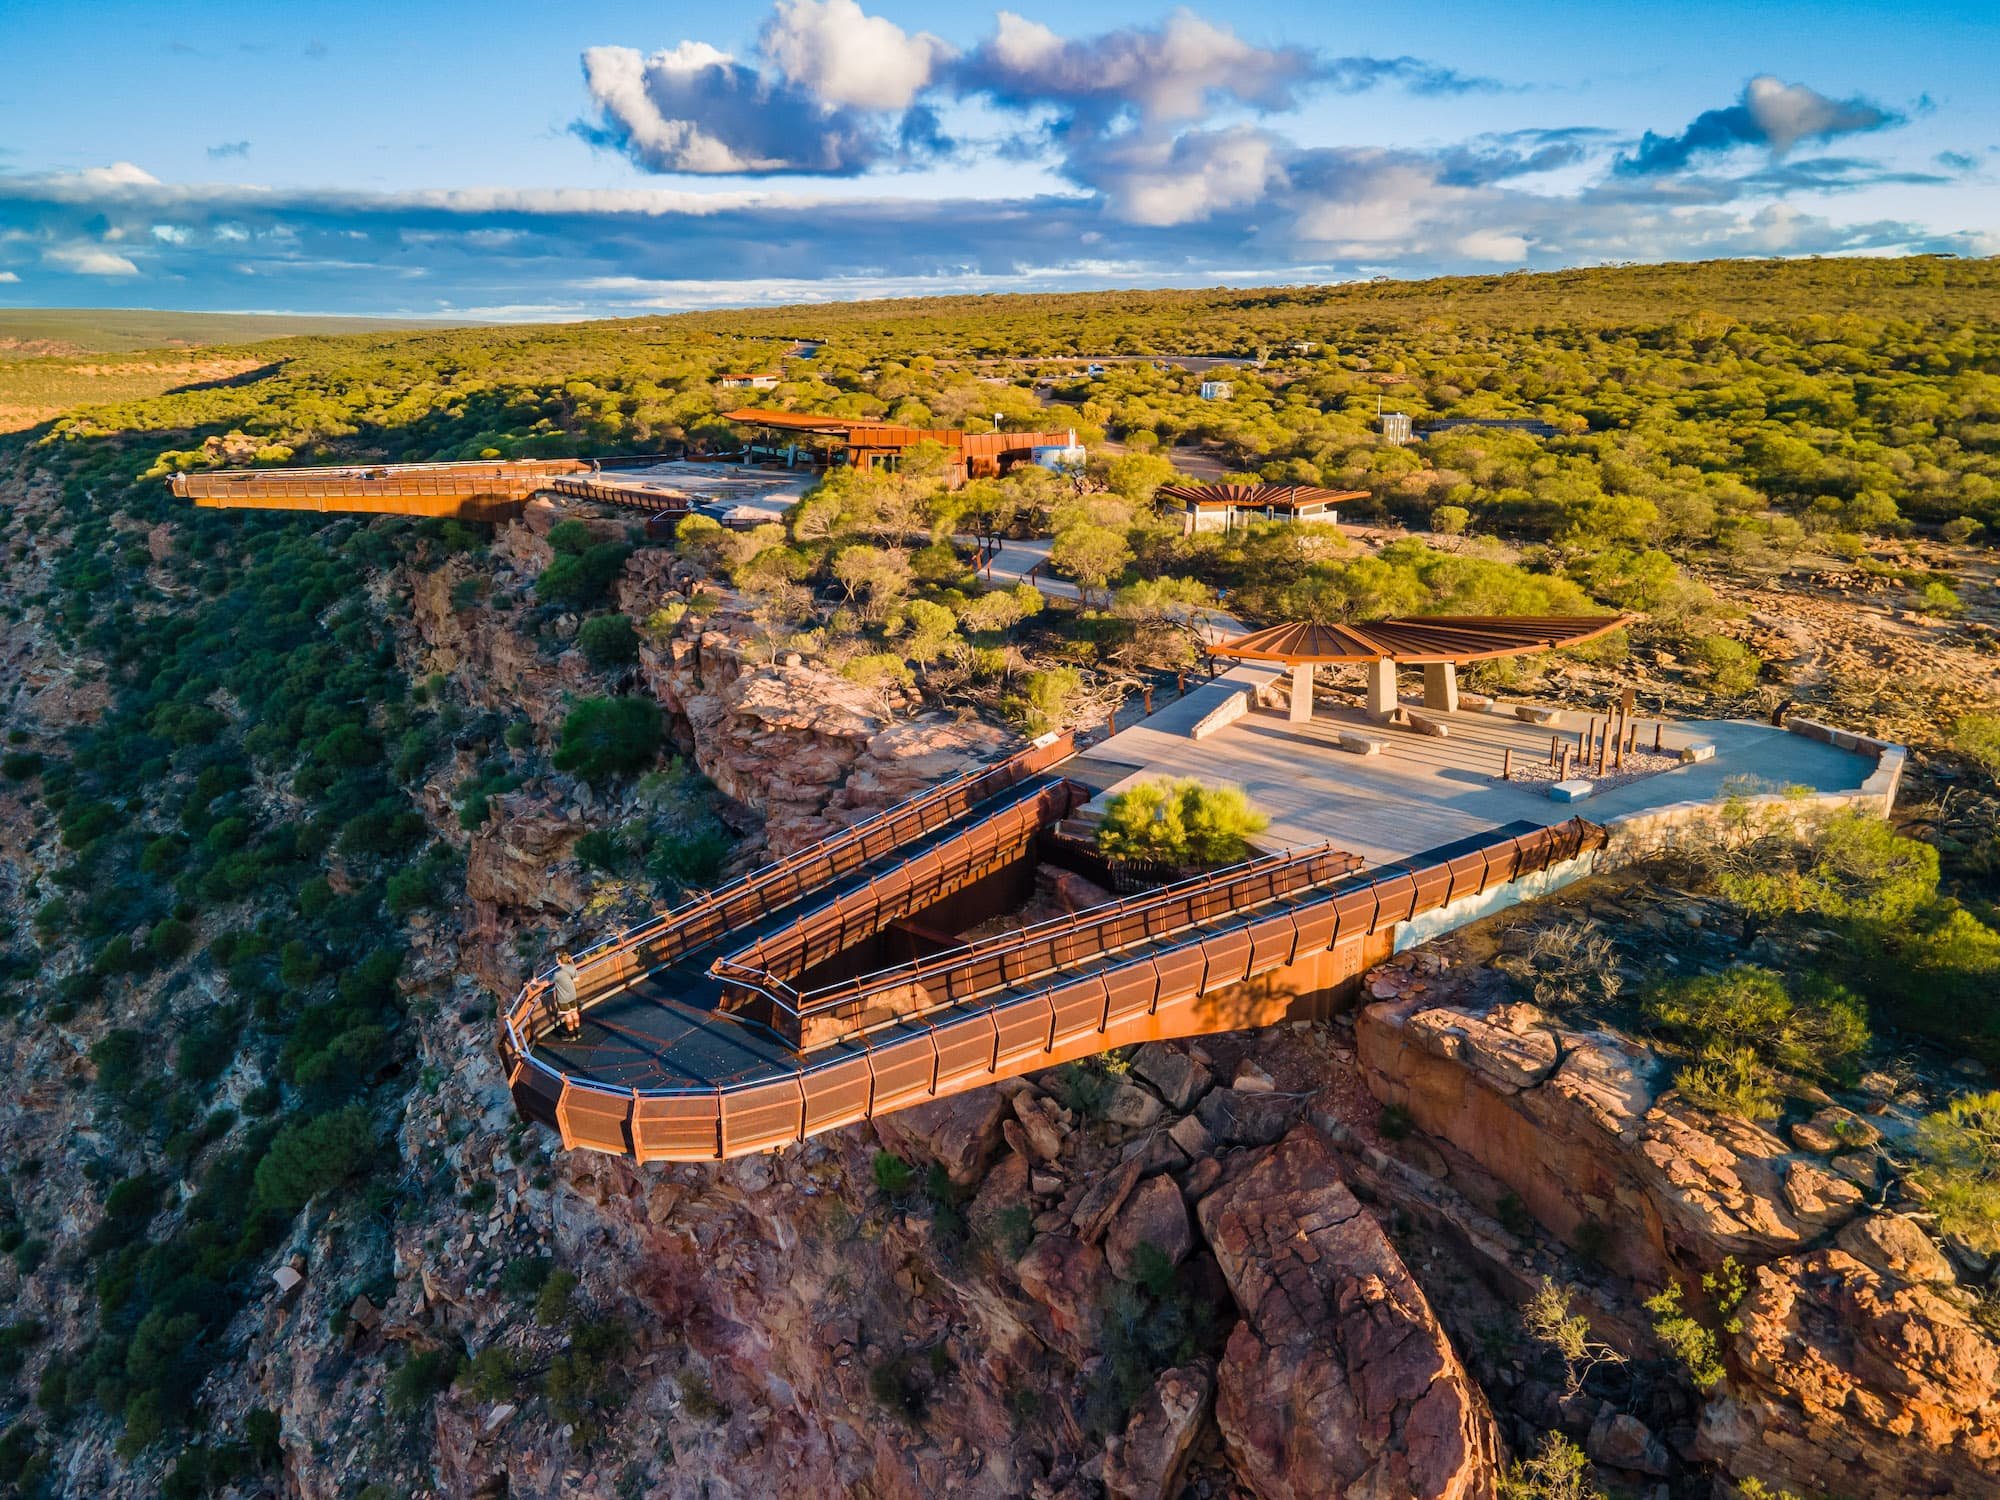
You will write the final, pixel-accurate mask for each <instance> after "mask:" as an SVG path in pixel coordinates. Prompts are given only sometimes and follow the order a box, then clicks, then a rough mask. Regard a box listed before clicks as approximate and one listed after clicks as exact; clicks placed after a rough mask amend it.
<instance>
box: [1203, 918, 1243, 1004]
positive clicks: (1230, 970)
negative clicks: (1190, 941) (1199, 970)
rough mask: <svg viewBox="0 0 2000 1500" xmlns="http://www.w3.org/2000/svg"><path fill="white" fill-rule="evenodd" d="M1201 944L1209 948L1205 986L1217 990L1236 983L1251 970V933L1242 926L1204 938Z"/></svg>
mask: <svg viewBox="0 0 2000 1500" xmlns="http://www.w3.org/2000/svg"><path fill="white" fill-rule="evenodd" d="M1201 945H1202V947H1203V948H1205V949H1207V950H1208V978H1207V980H1206V981H1205V982H1204V985H1203V988H1205V989H1210V990H1215V989H1220V988H1222V986H1224V985H1229V984H1235V983H1236V982H1237V981H1238V980H1240V979H1242V978H1244V977H1245V976H1246V975H1247V974H1248V973H1249V972H1250V934H1249V933H1247V932H1245V931H1244V930H1243V929H1242V928H1240V927H1239V928H1236V929H1234V930H1232V931H1229V932H1218V933H1217V934H1216V935H1215V936H1213V937H1207V938H1203V939H1202V940H1201Z"/></svg>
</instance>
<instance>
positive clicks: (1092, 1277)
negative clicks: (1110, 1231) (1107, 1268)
mask: <svg viewBox="0 0 2000 1500" xmlns="http://www.w3.org/2000/svg"><path fill="white" fill-rule="evenodd" d="M1014 1275H1015V1276H1016V1277H1017V1278H1018V1279H1019V1280H1020V1283H1021V1290H1022V1291H1024V1292H1026V1293H1027V1294H1028V1295H1029V1296H1030V1297H1031V1298H1033V1299H1034V1300H1035V1301H1037V1302H1039V1303H1041V1305H1042V1306H1043V1307H1044V1308H1046V1309H1047V1310H1048V1315H1049V1326H1050V1329H1051V1331H1052V1332H1053V1334H1054V1337H1055V1342H1056V1343H1057V1345H1059V1346H1060V1347H1061V1348H1062V1350H1063V1352H1064V1353H1066V1354H1068V1355H1069V1357H1070V1358H1071V1359H1074V1360H1076V1361H1078V1362H1079V1363H1081V1362H1082V1361H1083V1360H1086V1359H1089V1358H1090V1357H1091V1356H1092V1355H1093V1354H1095V1353H1096V1352H1097V1343H1098V1334H1099V1330H1100V1329H1101V1328H1102V1326H1103V1320H1104V1312H1103V1307H1104V1304H1103V1294H1104V1254H1103V1252H1102V1251H1100V1250H1099V1249H1098V1248H1097V1247H1096V1246H1094V1245H1086V1244H1084V1243H1083V1241H1081V1240H1078V1239H1072V1238H1071V1237H1070V1236H1069V1235H1066V1234H1040V1235H1036V1236H1035V1240H1034V1243H1033V1244H1031V1245H1029V1246H1028V1248H1027V1251H1026V1252H1025V1253H1024V1254H1023V1255H1022V1256H1021V1258H1020V1259H1019V1260H1018V1261H1016V1262H1015V1263H1014Z"/></svg>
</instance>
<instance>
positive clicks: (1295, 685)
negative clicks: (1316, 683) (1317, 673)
mask: <svg viewBox="0 0 2000 1500" xmlns="http://www.w3.org/2000/svg"><path fill="white" fill-rule="evenodd" d="M1312 716H1313V667H1312V663H1311V662H1309V661H1302V662H1300V663H1299V664H1298V665H1296V666H1295V667H1293V668H1292V722H1293V723H1294V724H1303V723H1305V722H1306V721H1307V720H1309V719H1311V718H1312Z"/></svg>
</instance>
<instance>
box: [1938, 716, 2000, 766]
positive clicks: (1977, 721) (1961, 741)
mask: <svg viewBox="0 0 2000 1500" xmlns="http://www.w3.org/2000/svg"><path fill="white" fill-rule="evenodd" d="M1949 743H1950V745H1951V748H1952V749H1953V750H1955V751H1957V752H1958V753H1959V754H1960V755H1962V756H1964V757H1965V758H1966V759H1967V760H1969V761H1971V762H1972V763H1973V764H1974V765H1976V766H1978V767H1979V768H1980V769H1981V770H1983V771H1984V772H1985V773H1986V774H1987V775H1988V776H1991V777H1993V778H1995V779H1996V780H2000V714H1965V715H1963V716H1961V717H1960V718H1959V719H1958V720H1956V721H1955V722H1954V723H1953V724H1952V726H1951V737H1950V741H1949Z"/></svg>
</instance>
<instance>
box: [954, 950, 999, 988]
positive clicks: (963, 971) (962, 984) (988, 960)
mask: <svg viewBox="0 0 2000 1500" xmlns="http://www.w3.org/2000/svg"><path fill="white" fill-rule="evenodd" d="M945 972H946V974H948V975H949V976H950V977H951V995H952V998H953V999H955V1000H956V999H959V998H961V997H963V996H967V995H983V994H985V993H986V992H987V991H988V990H997V989H999V988H1000V987H1001V986H1002V985H1004V984H1005V983H1006V982H1007V976H1006V973H1005V971H1004V970H1003V969H1002V968H1001V964H1000V955H999V954H997V953H995V954H990V955H988V956H987V957H985V958H982V959H978V960H976V961H974V962H972V963H969V964H967V965H965V966H964V967H963V968H956V969H947V970H946V971H945Z"/></svg>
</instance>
